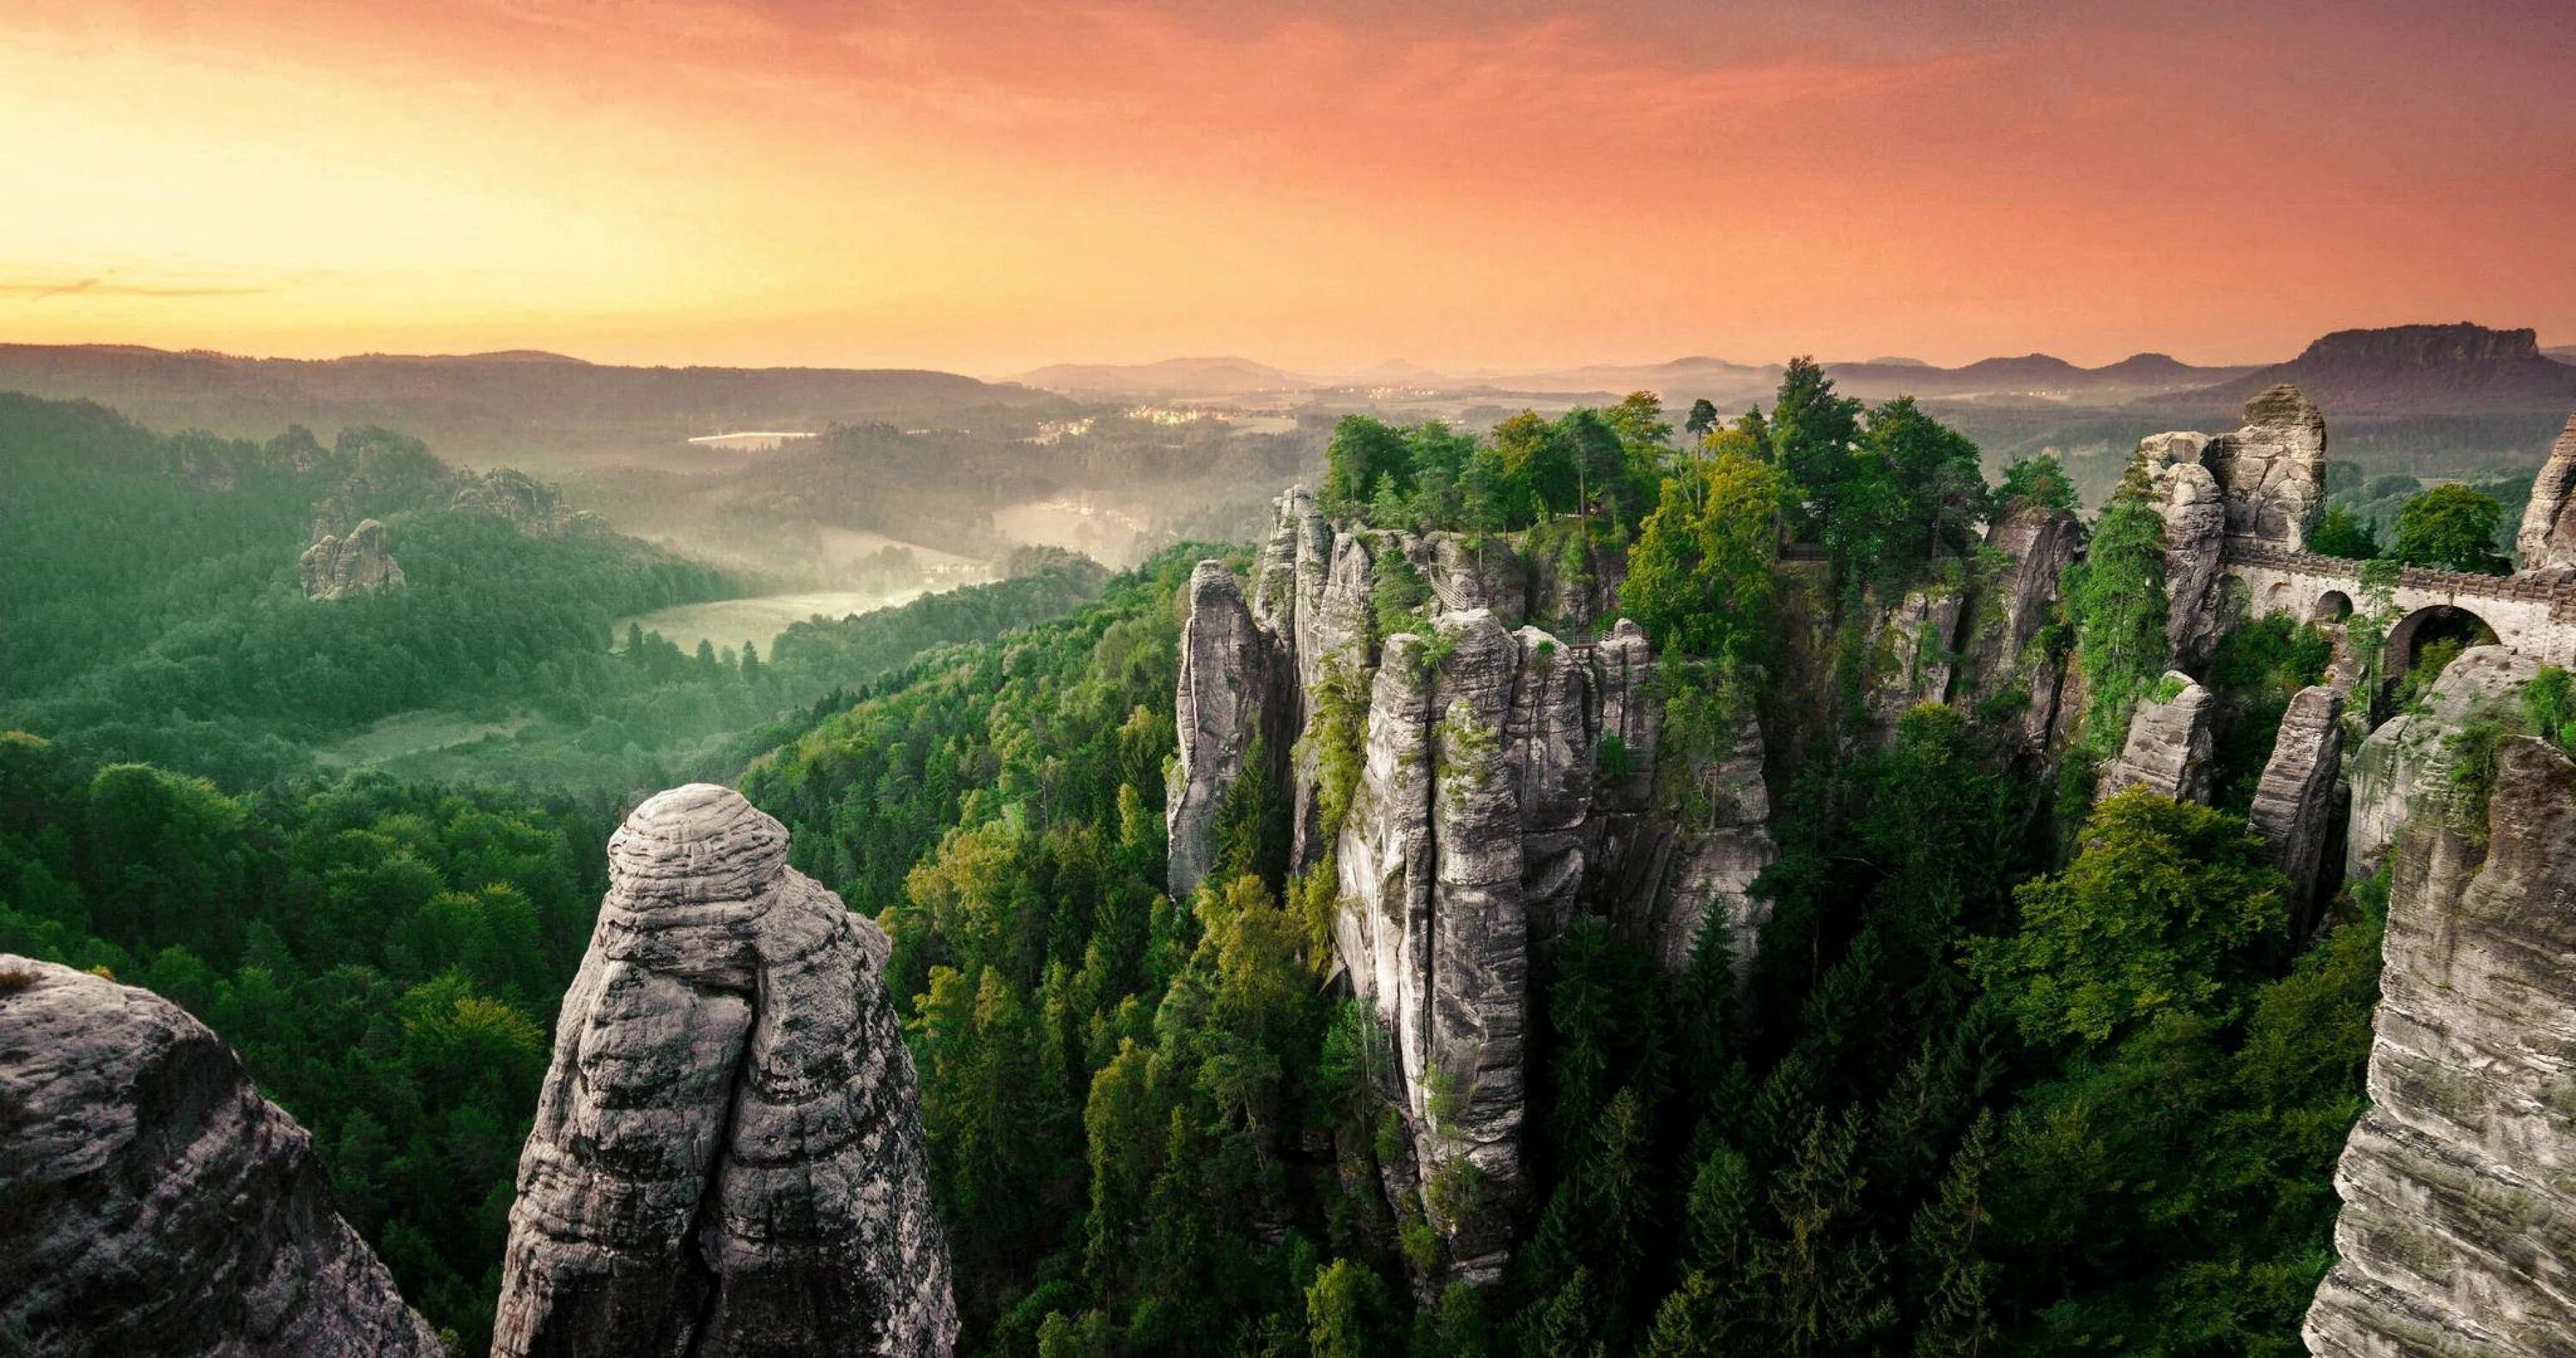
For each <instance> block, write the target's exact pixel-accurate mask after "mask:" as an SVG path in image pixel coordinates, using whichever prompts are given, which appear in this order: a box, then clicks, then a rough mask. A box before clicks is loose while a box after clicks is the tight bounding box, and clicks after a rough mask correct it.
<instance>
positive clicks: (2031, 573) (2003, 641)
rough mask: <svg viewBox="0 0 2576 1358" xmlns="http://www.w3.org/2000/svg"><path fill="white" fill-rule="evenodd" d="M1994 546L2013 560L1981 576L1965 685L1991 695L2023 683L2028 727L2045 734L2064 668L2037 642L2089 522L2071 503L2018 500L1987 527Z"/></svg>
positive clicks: (1979, 697)
mask: <svg viewBox="0 0 2576 1358" xmlns="http://www.w3.org/2000/svg"><path fill="white" fill-rule="evenodd" d="M1986 546H1987V547H1989V548H1991V549H1993V550H1994V551H1996V552H1999V553H2001V554H2002V555H2003V558H2004V560H2005V562H2006V563H2007V564H2006V565H2005V567H2004V568H2003V570H2001V571H2000V572H1998V573H1996V574H1992V575H1989V576H1987V577H1986V578H1985V579H1984V580H1982V581H1980V582H1979V587H1978V599H1977V605H1976V622H1975V625H1973V626H1971V627H1970V628H1968V629H1967V635H1966V636H1965V637H1964V638H1963V641H1964V643H1965V644H1964V647H1963V649H1964V651H1965V655H1964V656H1963V658H1962V660H1961V662H1960V663H1961V666H1962V679H1963V682H1964V687H1963V689H1962V690H1961V691H1962V692H1963V693H1964V694H1965V696H1966V697H1967V698H1968V699H1969V700H1970V701H1971V702H1983V701H1986V700H1987V699H1990V698H1994V697H1997V696H2000V695H2002V694H2004V693H2006V692H2009V691H2011V690H2014V689H2019V690H2020V691H2021V692H2022V693H2024V694H2025V695H2026V696H2028V697H2029V699H2030V708H2029V711H2028V715H2027V717H2026V719H2025V728H2026V730H2036V731H2037V732H2038V733H2040V735H2041V736H2042V737H2044V735H2045V733H2046V732H2047V730H2048V728H2049V723H2050V722H2051V721H2052V720H2053V719H2054V717H2055V715H2056V712H2055V708H2056V698H2057V689H2058V683H2059V675H2058V673H2057V669H2056V667H2055V666H2054V665H2053V664H2051V663H2050V660H2051V658H2050V657H2049V656H2047V655H2044V654H2039V653H2037V652H2036V651H2035V650H2034V643H2036V642H2037V641H2038V639H2039V634H2040V630H2041V629H2042V628H2044V627H2046V626H2047V625H2048V620H2049V615H2050V613H2051V612H2052V611H2053V610H2054V609H2055V608H2056V607H2057V599H2058V582H2059V580H2060V578H2061V577H2063V576H2064V575H2065V573H2066V568H2067V567H2068V566H2069V565H2071V564H2073V562H2074V561H2075V558H2076V557H2077V556H2078V555H2079V554H2081V553H2082V552H2083V550H2084V528H2083V525H2082V523H2081V522H2079V521H2078V520H2077V519H2076V517H2075V516H2074V515H2073V514H2070V513H2067V512H2066V511H2065V510H2062V509H2044V508H2042V507H2040V506H2038V505H2028V504H2025V505H2017V506H2015V507H2014V508H2012V509H2011V510H2009V511H2007V512H2006V513H2005V514H2004V515H2003V517H2002V518H2000V519H1998V520H1996V521H1995V524H1994V526H1993V527H1991V528H1989V529H1987V530H1986ZM2033 743H2034V744H2036V743H2038V741H2037V740H2034V741H2033Z"/></svg>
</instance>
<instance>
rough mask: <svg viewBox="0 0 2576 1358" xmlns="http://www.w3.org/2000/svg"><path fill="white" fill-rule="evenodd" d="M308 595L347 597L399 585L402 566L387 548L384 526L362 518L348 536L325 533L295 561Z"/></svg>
mask: <svg viewBox="0 0 2576 1358" xmlns="http://www.w3.org/2000/svg"><path fill="white" fill-rule="evenodd" d="M295 571H296V574H297V575H298V576H299V577H300V578H301V579H302V580H303V582H304V597H305V598H308V599H345V598H348V597H349V596H350V595H353V594H377V593H381V592H383V591H385V590H389V589H400V588H402V583H403V573H402V567H401V566H399V565H396V564H395V563H394V559H393V557H392V556H391V555H390V554H388V553H387V552H386V551H385V526H384V525H383V524H381V523H378V522H376V521H375V520H374V519H362V520H360V521H359V523H358V526H357V527H355V528H352V529H350V530H349V534H348V536H346V537H335V536H333V535H331V534H329V533H322V534H319V535H317V536H316V537H315V538H314V539H313V545H312V546H310V547H307V548H305V549H304V555H303V557H302V558H301V559H299V560H298V561H297V562H296V565H295Z"/></svg>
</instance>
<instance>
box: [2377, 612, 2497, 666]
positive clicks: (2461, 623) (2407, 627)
mask: <svg viewBox="0 0 2576 1358" xmlns="http://www.w3.org/2000/svg"><path fill="white" fill-rule="evenodd" d="M2445 641H2456V642H2458V643H2459V644H2460V645H2461V647H2462V648H2466V647H2470V646H2486V645H2492V644H2494V643H2495V641H2496V629H2495V625H2494V624H2493V623H2490V622H2488V621H2487V620H2486V619H2485V618H2482V617H2480V616H2478V614H2477V613H2476V612H2475V611H2474V610H2472V609H2469V608H2466V607H2463V606H2461V605H2459V604H2456V603H2434V604H2426V605H2424V606H2423V607H2421V608H2418V609H2416V610H2415V611H2414V612H2411V613H2409V614H2407V615H2406V616H2405V617H2403V618H2400V619H2398V622H2397V625H2396V626H2394V627H2391V628H2389V629H2388V643H2387V649H2386V655H2387V657H2388V664H2387V673H2388V674H2389V676H2390V677H2392V678H2396V677H2401V676H2403V675H2405V674H2406V673H2407V672H2408V671H2410V670H2412V669H2414V668H2415V662H2416V661H2417V660H2419V659H2421V658H2422V657H2423V654H2424V650H2425V648H2426V647H2429V646H2435V645H2439V644H2441V643H2443V642H2445Z"/></svg>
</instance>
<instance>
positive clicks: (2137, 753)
mask: <svg viewBox="0 0 2576 1358" xmlns="http://www.w3.org/2000/svg"><path fill="white" fill-rule="evenodd" d="M2161 687H2163V688H2166V689H2169V690H2171V691H2172V696H2170V697H2167V698H2164V699H2162V700H2157V699H2153V698H2150V699H2148V700H2146V701H2143V702H2140V703H2139V704H2138V710H2137V711H2136V712H2135V713H2134V714H2132V715H2131V716H2130V718H2129V736H2128V740H2127V741H2126V742H2125V743H2124V744H2122V745H2121V747H2120V753H2119V755H2118V757H2116V758H2114V759H2113V760H2112V761H2111V762H2110V763H2108V764H2105V765H2103V766H2102V777H2101V780H2100V782H2099V783H2098V784H2096V789H2097V795H2098V796H2102V797H2108V796H2110V795H2112V794H2113V793H2116V792H2121V791H2124V790H2126V789H2128V788H2133V787H2143V788H2145V789H2147V790H2148V791H2150V792H2153V793H2155V794H2156V795H2158V796H2160V797H2171V798H2173V799H2174V800H2176V801H2185V802H2205V801H2207V800H2209V759H2210V755H2211V753H2212V750H2213V748H2214V742H2213V738H2212V736H2211V733H2210V725H2209V723H2210V718H2211V717H2212V715H2214V712H2215V708H2216V704H2215V703H2214V702H2213V701H2212V699H2211V697H2210V693H2209V690H2208V689H2205V688H2202V687H2201V686H2200V685H2199V684H2197V683H2194V682H2192V679H2191V676H2189V675H2186V674H2181V673H2176V672H2168V673H2167V674H2166V675H2165V677H2164V680H2163V683H2162V685H2161Z"/></svg>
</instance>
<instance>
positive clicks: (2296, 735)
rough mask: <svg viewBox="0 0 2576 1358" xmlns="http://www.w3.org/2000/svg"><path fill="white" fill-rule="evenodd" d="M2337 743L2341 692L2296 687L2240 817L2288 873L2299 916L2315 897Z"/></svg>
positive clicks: (2329, 817) (2340, 743) (2327, 825)
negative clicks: (2251, 800)
mask: <svg viewBox="0 0 2576 1358" xmlns="http://www.w3.org/2000/svg"><path fill="white" fill-rule="evenodd" d="M2342 749H2343V695H2342V694H2341V693H2338V692H2336V691H2335V690H2334V689H2333V688H2331V687H2329V686H2327V685H2324V684H2318V685H2315V686H2313V687H2309V688H2303V689H2300V690H2299V692H2298V694H2297V696H2295V697H2293V698H2291V699H2290V706H2289V709H2288V710H2287V711H2286V712H2284V713H2282V715H2281V730H2280V734H2279V735H2277V736H2275V737H2273V739H2272V757H2271V758H2270V759H2269V760H2267V761H2265V763H2264V765H2263V777H2262V779H2261V780H2260V781H2258V782H2257V783H2256V784H2255V785H2254V805H2253V808H2252V810H2250V811H2249V812H2248V813H2247V814H2246V822H2247V824H2248V825H2250V826H2251V827H2252V828H2253V830H2254V833H2256V834H2258V835H2261V836H2262V837H2263V840H2264V842H2265V843H2266V844H2269V845H2270V846H2271V849H2272V861H2273V863H2274V864H2275V865H2276V866H2278V867H2279V868H2280V869H2281V875H2282V876H2284V877H2287V878H2289V879H2290V906H2291V911H2292V913H2293V914H2294V915H2297V916H2298V917H2299V918H2300V919H2301V920H2302V921H2304V920H2305V918H2306V915H2307V907H2308V903H2309V902H2310V901H2312V900H2314V899H2315V898H2316V894H2317V869H2318V866H2319V862H2320V860H2321V859H2322V858H2323V856H2324V854H2325V847H2326V836H2327V833H2328V832H2329V831H2330V830H2331V829H2332V828H2333V822H2334V799H2335V783H2336V775H2337V773H2338V771H2339V767H2338V766H2339V760H2338V758H2337V756H2338V755H2339V754H2340V753H2341V752H2342Z"/></svg>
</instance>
